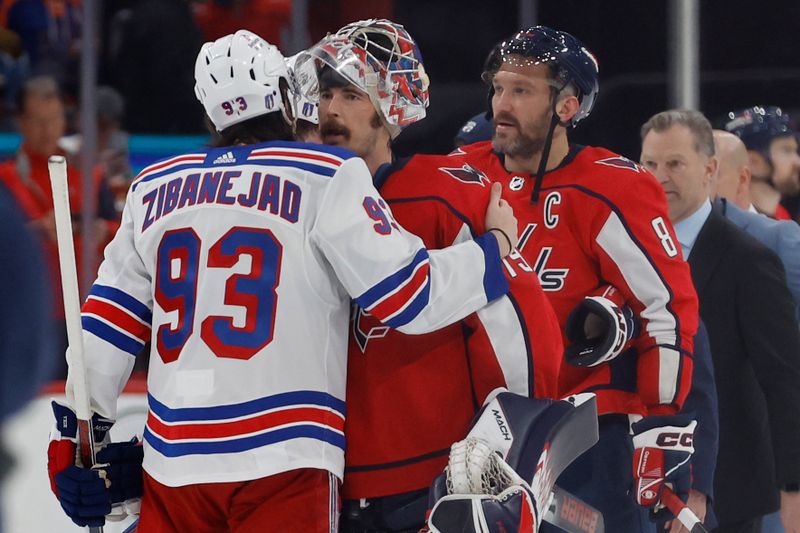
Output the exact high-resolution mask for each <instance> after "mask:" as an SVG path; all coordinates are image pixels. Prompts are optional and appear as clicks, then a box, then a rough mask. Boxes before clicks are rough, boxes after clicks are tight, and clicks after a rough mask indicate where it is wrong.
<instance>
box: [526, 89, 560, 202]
mask: <svg viewBox="0 0 800 533" xmlns="http://www.w3.org/2000/svg"><path fill="white" fill-rule="evenodd" d="M566 86H567V83H564V85H562V86H561V88H556V91H555V94H553V107H552V109H551V110H550V112H551V117H550V127H549V128H548V129H547V136H546V137H545V138H544V147H542V157H541V159H539V168H538V170H537V171H536V181H535V182H534V184H533V191H532V192H531V203H532V204H538V203H539V192H540V191H541V189H542V180H544V174H545V172H547V160H548V159H549V158H550V148H551V147H552V145H553V134H554V133H555V131H556V126H558V125H559V124H562V122H561V120H559V118H558V112H557V110H556V106H557V105H558V95H559V94H561V91H563V90H564V88H565V87H566ZM562 125H564V126H566V124H562Z"/></svg>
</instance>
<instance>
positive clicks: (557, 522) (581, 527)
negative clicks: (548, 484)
mask: <svg viewBox="0 0 800 533" xmlns="http://www.w3.org/2000/svg"><path fill="white" fill-rule="evenodd" d="M542 520H544V521H545V522H549V523H550V524H553V525H554V526H556V527H559V528H561V529H563V530H564V531H566V532H567V533H605V530H606V527H605V522H604V521H603V513H601V512H600V511H598V510H597V509H595V508H594V507H592V506H591V505H589V504H588V503H586V502H585V501H583V500H581V499H580V498H578V497H577V496H574V495H572V494H570V493H569V492H567V491H566V490H564V489H562V488H561V487H559V486H558V485H556V486H554V487H553V495H552V496H551V499H550V505H548V506H547V508H546V509H545V511H544V514H543V516H542Z"/></svg>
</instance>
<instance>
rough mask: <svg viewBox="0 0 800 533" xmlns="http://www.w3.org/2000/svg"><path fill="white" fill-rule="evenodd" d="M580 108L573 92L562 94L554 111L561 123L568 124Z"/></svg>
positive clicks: (579, 103)
mask: <svg viewBox="0 0 800 533" xmlns="http://www.w3.org/2000/svg"><path fill="white" fill-rule="evenodd" d="M580 108H581V102H580V100H578V97H577V96H575V95H574V94H562V95H561V97H560V98H559V100H558V104H556V113H558V117H559V119H560V121H561V123H562V124H569V122H570V121H571V120H572V117H574V116H575V114H576V113H577V112H578V110H579V109H580Z"/></svg>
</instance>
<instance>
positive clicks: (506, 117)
mask: <svg viewBox="0 0 800 533" xmlns="http://www.w3.org/2000/svg"><path fill="white" fill-rule="evenodd" d="M498 122H506V123H508V124H511V125H512V126H515V127H517V128H519V121H518V120H517V119H516V118H514V117H513V116H511V115H510V114H508V113H499V114H497V115H495V116H494V118H492V124H493V125H494V126H497V123H498Z"/></svg>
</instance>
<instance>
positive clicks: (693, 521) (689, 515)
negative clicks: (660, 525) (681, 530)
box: [661, 486, 708, 533]
mask: <svg viewBox="0 0 800 533" xmlns="http://www.w3.org/2000/svg"><path fill="white" fill-rule="evenodd" d="M661 501H662V503H663V504H664V505H666V506H667V509H669V510H670V512H671V513H672V514H674V515H675V517H676V518H677V519H678V521H679V522H680V523H681V524H683V527H685V528H686V529H688V530H689V531H690V533H708V530H707V529H706V528H705V526H704V525H703V522H702V521H701V520H700V519H699V518H697V515H696V514H694V513H693V512H692V510H691V509H689V506H688V505H686V504H685V503H683V501H682V500H681V499H680V498H678V495H677V494H675V493H674V492H673V491H672V489H670V488H669V487H666V486H665V487H664V490H663V491H662V492H661Z"/></svg>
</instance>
